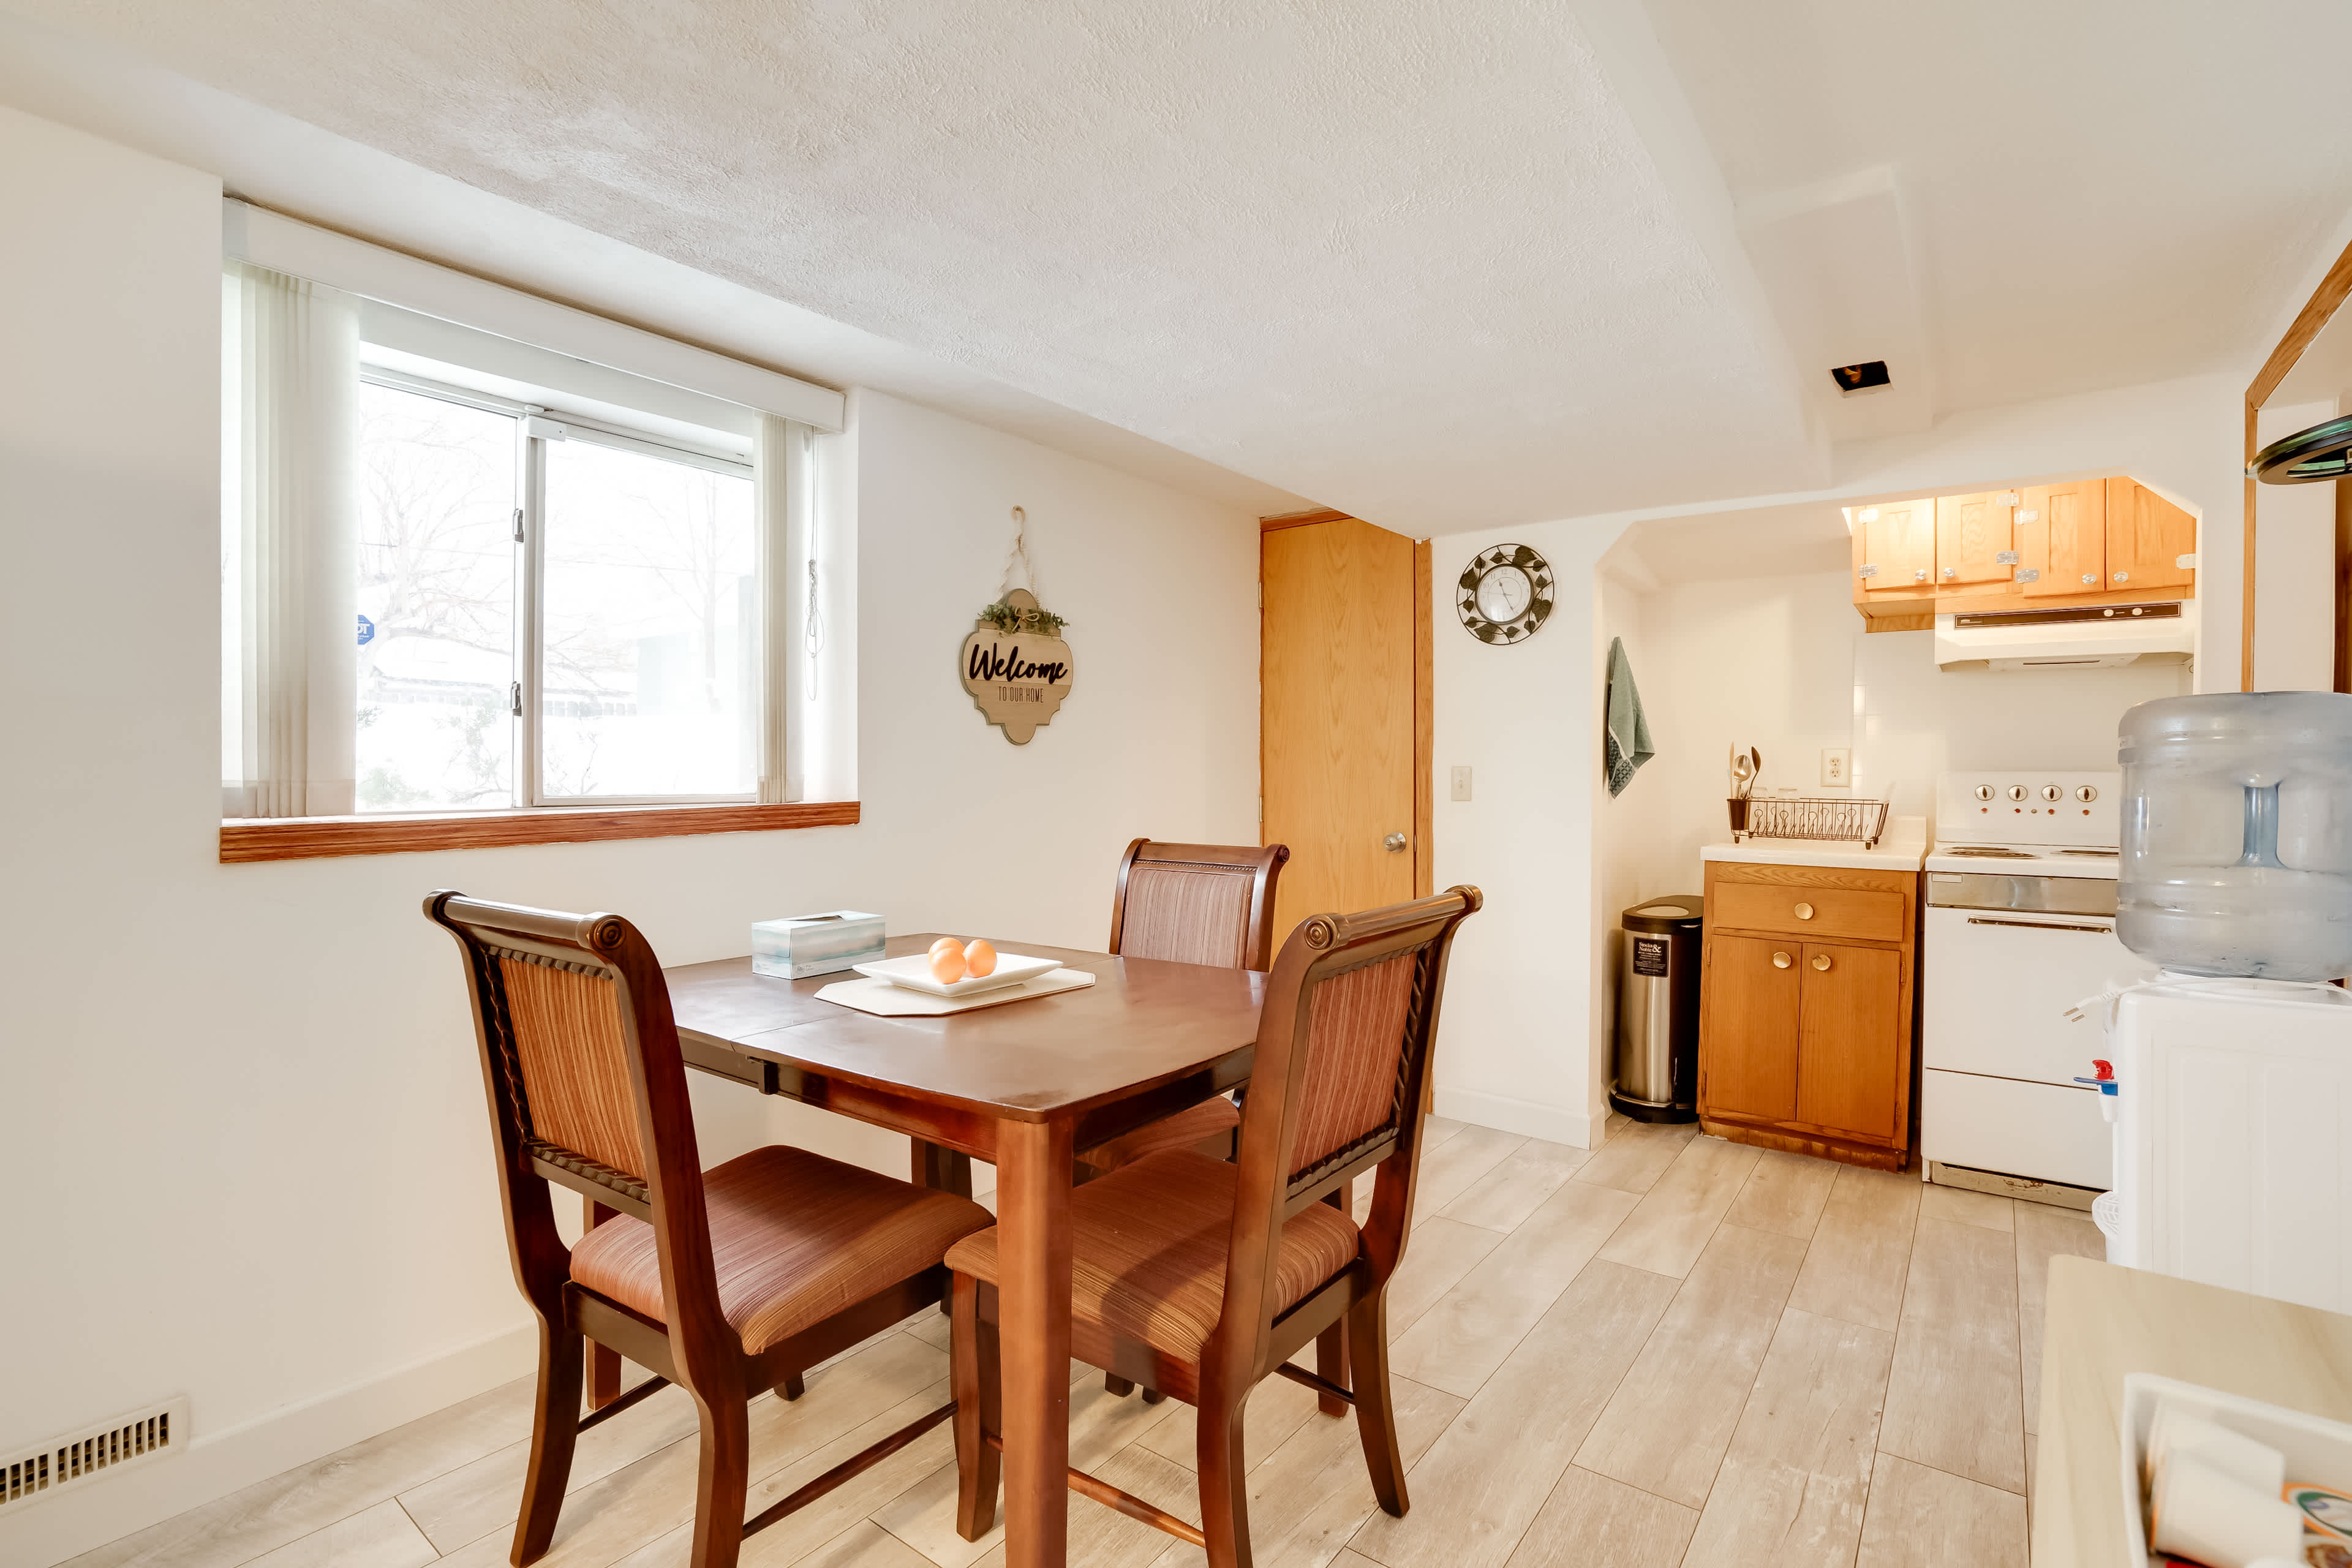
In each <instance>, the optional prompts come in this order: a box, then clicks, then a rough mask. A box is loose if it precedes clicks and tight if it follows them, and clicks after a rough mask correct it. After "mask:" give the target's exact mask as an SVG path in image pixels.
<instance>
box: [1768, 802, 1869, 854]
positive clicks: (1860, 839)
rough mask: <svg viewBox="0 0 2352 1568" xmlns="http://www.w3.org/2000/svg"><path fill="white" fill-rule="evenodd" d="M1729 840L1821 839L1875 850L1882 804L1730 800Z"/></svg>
mask: <svg viewBox="0 0 2352 1568" xmlns="http://www.w3.org/2000/svg"><path fill="white" fill-rule="evenodd" d="M1730 804H1731V837H1732V841H1733V842H1734V843H1738V844H1745V843H1747V842H1748V840H1749V839H1750V838H1823V839H1833V840H1839V841H1847V842H1853V843H1857V844H1860V845H1861V846H1862V847H1864V849H1870V848H1874V847H1876V846H1877V843H1878V839H1879V836H1880V835H1881V834H1883V833H1884V832H1885V831H1886V803H1885V801H1883V800H1809V799H1804V798H1801V797H1791V796H1788V795H1758V796H1755V797H1753V798H1741V797H1738V796H1734V797H1733V798H1732V800H1731V803H1730Z"/></svg>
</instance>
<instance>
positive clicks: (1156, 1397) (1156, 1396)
mask: <svg viewBox="0 0 2352 1568" xmlns="http://www.w3.org/2000/svg"><path fill="white" fill-rule="evenodd" d="M1167 1397H1168V1396H1167V1395H1166V1394H1162V1393H1160V1391H1159V1390H1158V1389H1156V1388H1147V1389H1145V1390H1144V1391H1143V1403H1145V1404H1146V1405H1157V1404H1159V1403H1160V1401H1161V1400H1163V1399H1165V1398H1167Z"/></svg>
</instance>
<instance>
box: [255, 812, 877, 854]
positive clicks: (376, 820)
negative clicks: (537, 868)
mask: <svg viewBox="0 0 2352 1568" xmlns="http://www.w3.org/2000/svg"><path fill="white" fill-rule="evenodd" d="M857 818H858V803H857V802H856V801H854V800H841V801H810V802H796V803H793V804H791V805H627V806H605V807H598V806H550V807H541V808H537V809H532V810H525V811H473V812H455V811H452V812H430V813H416V814H413V815H405V816H394V815H383V816H373V815H372V816H283V817H272V816H241V817H231V818H229V819H227V820H226V821H224V822H223V823H222V824H221V832H220V858H221V862H222V864H224V865H229V864H234V863H236V862H239V861H246V860H306V859H311V858H317V857H320V856H327V855H410V854H415V853H418V852H421V851H424V850H428V849H497V848H503V847H507V846H509V845H514V844H580V843H586V842H589V841H592V840H594V839H601V838H668V837H678V836H681V835H686V834H695V833H767V832H772V831H775V830H777V829H779V828H787V827H850V826H856V823H857Z"/></svg>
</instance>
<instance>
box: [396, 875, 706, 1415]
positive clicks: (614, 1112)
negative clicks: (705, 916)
mask: <svg viewBox="0 0 2352 1568" xmlns="http://www.w3.org/2000/svg"><path fill="white" fill-rule="evenodd" d="M425 916H426V918H428V919H430V920H431V921H434V922H435V923H436V924H437V925H439V926H441V927H443V928H444V929H446V931H448V932H449V934H450V935H452V936H454V937H456V938H457V946H458V948H459V950H460V951H461V952H463V953H464V955H465V959H466V984H467V993H468V994H469V995H470V996H471V998H472V1001H473V1012H474V1026H475V1032H476V1037H477V1038H478V1041H479V1042H480V1046H481V1055H482V1083H483V1087H484V1089H486V1090H487V1091H488V1095H489V1101H490V1124H491V1128H492V1131H493V1133H494V1135H495V1137H496V1139H497V1141H498V1146H499V1189H500V1191H501V1193H502V1194H503V1196H504V1197H505V1200H506V1210H507V1239H508V1242H509V1246H510V1247H511V1248H512V1251H513V1256H514V1266H515V1279H516V1282H517V1283H518V1284H519V1285H520V1286H521V1288H522V1292H523V1294H524V1295H525V1296H527V1297H529V1298H530V1300H531V1301H532V1303H533V1304H534V1305H535V1306H537V1307H538V1308H539V1309H540V1310H541V1311H542V1312H550V1313H553V1312H560V1311H561V1310H562V1305H561V1292H562V1288H563V1285H564V1282H565V1281H566V1280H567V1279H570V1277H571V1254H570V1252H569V1250H568V1249H567V1248H566V1247H564V1246H563V1244H562V1240H561V1239H560V1238H559V1237H557V1235H556V1233H555V1225H554V1216H553V1214H552V1211H551V1208H550V1206H549V1198H548V1191H547V1183H549V1182H555V1183H558V1184H562V1185H564V1186H567V1187H571V1188H572V1189H573V1190H574V1191H577V1192H579V1193H582V1194H585V1195H586V1196H588V1197H591V1198H593V1199H594V1200H595V1201H596V1202H598V1203H600V1204H603V1205H605V1206H606V1207H608V1208H612V1209H616V1210H619V1211H620V1212H621V1213H623V1214H627V1215H634V1216H635V1217H636V1218H638V1219H642V1220H646V1221H648V1222H650V1223H651V1224H652V1226H653V1227H654V1235H655V1238H656V1246H657V1248H658V1251H659V1255H660V1259H661V1279H662V1299H663V1302H664V1305H665V1306H666V1307H667V1318H668V1328H669V1330H670V1332H671V1337H672V1341H673V1343H674V1344H675V1345H676V1346H677V1351H678V1353H679V1359H680V1361H681V1362H682V1363H684V1366H685V1367H686V1368H688V1369H690V1368H692V1367H693V1366H695V1365H696V1364H697V1363H702V1362H703V1357H704V1355H705V1353H707V1352H715V1351H716V1349H717V1347H719V1346H720V1345H723V1344H724V1343H725V1340H724V1337H723V1335H724V1332H725V1322H724V1320H723V1318H722V1317H721V1316H720V1314H719V1292H718V1286H717V1283H716V1279H715V1273H716V1270H715V1268H714V1266H713V1264H712V1260H711V1254H710V1230H709V1215H708V1213H707V1211H706V1209H705V1206H704V1199H703V1191H702V1174H701V1172H702V1163H701V1157H700V1152H699V1150H698V1147H697V1145H696V1142H695V1136H694V1120H693V1114H692V1111H691V1110H690V1108H689V1105H688V1100H687V1089H686V1063H685V1059H684V1058H683V1057H682V1056H681V1055H680V1053H679V1050H678V1044H677V1025H676V1023H675V1022H674V1021H673V1020H672V1018H671V1016H670V1006H669V987H668V985H667V983H665V982H664V980H663V978H662V972H661V963H660V961H659V960H658V959H656V957H655V956H654V952H653V948H652V947H651V946H650V945H649V944H648V943H647V942H646V939H645V938H644V937H643V936H642V935H640V934H639V933H638V931H637V929H636V928H635V926H633V925H631V924H630V923H629V922H628V921H625V920H623V919H622V918H621V917H620V916H618V915H610V914H589V915H574V914H563V913H560V912H558V911H556V910H536V909H529V908H526V907H523V906H521V905H518V904H494V903H488V902H486V901H484V900H479V899H469V898H467V897H466V896H465V895H464V894H462V893H456V892H448V891H442V892H436V893H434V894H432V895H431V896H429V897H428V898H426V900H425ZM713 1335H718V1336H720V1337H718V1338H713V1337H712V1336H713ZM705 1364H708V1363H705Z"/></svg>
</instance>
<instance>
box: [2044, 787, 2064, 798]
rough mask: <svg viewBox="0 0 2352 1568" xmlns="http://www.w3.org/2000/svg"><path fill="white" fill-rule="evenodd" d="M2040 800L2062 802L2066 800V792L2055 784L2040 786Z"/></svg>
mask: <svg viewBox="0 0 2352 1568" xmlns="http://www.w3.org/2000/svg"><path fill="white" fill-rule="evenodd" d="M2065 798H2066V792H2065V791H2064V790H2063V789H2060V788H2059V787H2058V786H2057V785H2056V784H2043V785H2042V799H2044V800H2064V799H2065Z"/></svg>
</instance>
